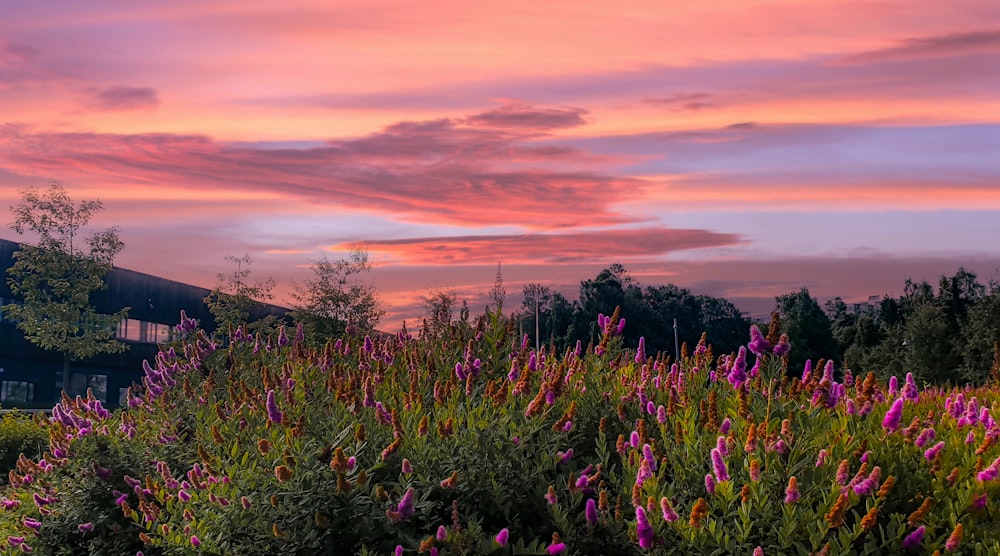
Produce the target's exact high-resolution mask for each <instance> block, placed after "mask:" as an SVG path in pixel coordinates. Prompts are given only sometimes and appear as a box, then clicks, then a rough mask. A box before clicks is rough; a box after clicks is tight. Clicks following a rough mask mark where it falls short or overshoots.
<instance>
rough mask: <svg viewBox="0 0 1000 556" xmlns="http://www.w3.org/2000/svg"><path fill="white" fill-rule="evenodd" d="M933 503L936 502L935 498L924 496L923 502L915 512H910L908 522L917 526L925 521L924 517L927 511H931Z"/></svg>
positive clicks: (911, 525)
mask: <svg viewBox="0 0 1000 556" xmlns="http://www.w3.org/2000/svg"><path fill="white" fill-rule="evenodd" d="M933 504H934V500H932V499H931V498H930V497H928V498H924V501H923V503H921V504H920V507H919V508H917V510H916V511H915V512H913V513H912V514H910V517H909V518H907V520H906V523H907V524H908V525H909V526H910V527H916V526H918V525H920V524H921V523H923V522H924V518H926V517H927V512H929V511H930V510H931V506H932V505H933Z"/></svg>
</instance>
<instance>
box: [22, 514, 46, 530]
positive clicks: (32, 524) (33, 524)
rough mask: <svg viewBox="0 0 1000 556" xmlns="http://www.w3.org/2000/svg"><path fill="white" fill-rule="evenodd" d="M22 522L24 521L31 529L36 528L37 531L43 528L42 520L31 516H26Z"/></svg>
mask: <svg viewBox="0 0 1000 556" xmlns="http://www.w3.org/2000/svg"><path fill="white" fill-rule="evenodd" d="M21 523H23V524H24V526H25V527H27V528H29V529H34V530H35V531H38V530H40V529H41V528H42V522H41V521H38V520H37V519H35V518H31V517H24V518H23V519H22V520H21Z"/></svg>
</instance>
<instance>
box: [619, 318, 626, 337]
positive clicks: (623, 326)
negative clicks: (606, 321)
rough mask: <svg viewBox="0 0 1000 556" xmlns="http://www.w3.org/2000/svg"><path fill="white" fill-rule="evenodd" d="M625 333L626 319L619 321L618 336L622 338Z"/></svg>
mask: <svg viewBox="0 0 1000 556" xmlns="http://www.w3.org/2000/svg"><path fill="white" fill-rule="evenodd" d="M624 331H625V319H624V318H621V319H618V330H617V334H618V336H621V335H622V332H624Z"/></svg>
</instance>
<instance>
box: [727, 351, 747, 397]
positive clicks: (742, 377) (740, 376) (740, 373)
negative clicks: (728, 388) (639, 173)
mask: <svg viewBox="0 0 1000 556" xmlns="http://www.w3.org/2000/svg"><path fill="white" fill-rule="evenodd" d="M746 371H747V348H746V347H744V346H740V351H739V352H738V353H737V354H736V359H734V360H733V367H732V369H731V370H730V371H729V375H728V376H727V377H726V379H727V380H728V381H729V383H730V384H732V385H733V387H734V388H739V387H741V386H742V385H743V383H744V382H746V381H747V372H746Z"/></svg>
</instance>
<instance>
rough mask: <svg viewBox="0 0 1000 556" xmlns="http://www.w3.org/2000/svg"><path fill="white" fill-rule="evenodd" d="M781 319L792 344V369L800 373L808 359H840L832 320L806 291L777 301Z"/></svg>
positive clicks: (790, 294) (782, 297)
mask: <svg viewBox="0 0 1000 556" xmlns="http://www.w3.org/2000/svg"><path fill="white" fill-rule="evenodd" d="M775 301H776V310H777V311H778V313H779V314H780V315H781V325H782V332H784V333H785V334H788V337H789V338H790V339H791V341H792V351H791V353H790V354H789V361H788V365H789V369H790V370H792V371H794V370H796V369H801V368H802V365H803V364H805V361H806V359H813V360H814V361H815V360H816V359H819V358H821V357H824V358H827V359H837V358H838V353H837V342H836V341H834V339H833V330H832V328H831V323H830V317H828V316H826V313H824V312H823V309H821V308H820V306H819V303H818V302H817V301H816V300H815V299H813V298H812V296H810V295H809V290H808V289H807V288H802V289H801V290H799V291H797V292H793V293H789V294H785V295H780V296H778V297H776V298H775Z"/></svg>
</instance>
